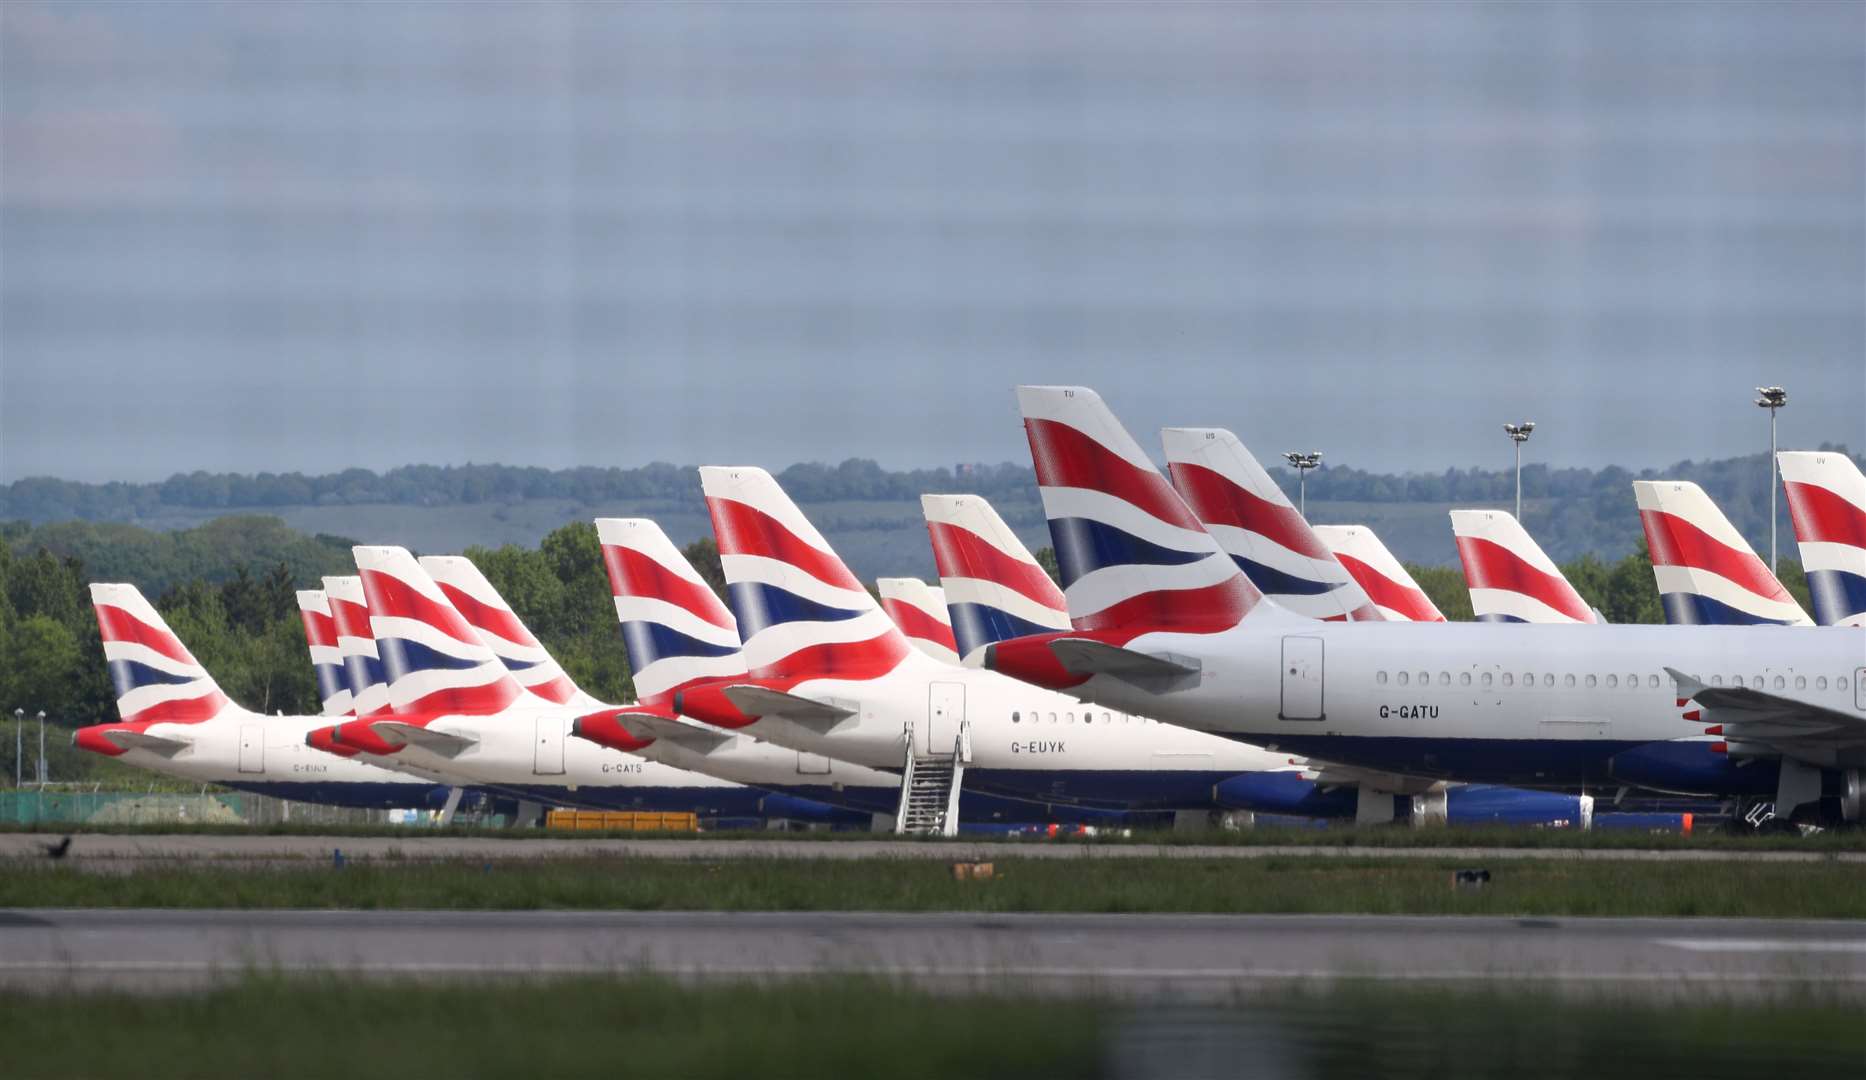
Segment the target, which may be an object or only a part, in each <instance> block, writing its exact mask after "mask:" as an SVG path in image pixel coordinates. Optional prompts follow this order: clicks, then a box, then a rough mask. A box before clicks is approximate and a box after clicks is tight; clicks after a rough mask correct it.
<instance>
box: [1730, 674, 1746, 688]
mask: <svg viewBox="0 0 1866 1080" xmlns="http://www.w3.org/2000/svg"><path fill="white" fill-rule="evenodd" d="M1730 685H1731V686H1742V685H1743V676H1741V675H1732V676H1730Z"/></svg>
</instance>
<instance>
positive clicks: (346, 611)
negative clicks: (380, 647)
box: [330, 596, 376, 640]
mask: <svg viewBox="0 0 1866 1080" xmlns="http://www.w3.org/2000/svg"><path fill="white" fill-rule="evenodd" d="M330 619H331V622H332V623H334V624H335V625H336V627H337V633H338V634H339V635H341V636H343V637H353V638H368V639H370V640H374V639H375V636H376V632H375V631H374V630H371V629H370V628H369V608H368V607H366V606H364V605H362V604H358V603H354V602H352V601H349V600H339V599H337V598H336V597H334V596H333V597H331V598H330Z"/></svg>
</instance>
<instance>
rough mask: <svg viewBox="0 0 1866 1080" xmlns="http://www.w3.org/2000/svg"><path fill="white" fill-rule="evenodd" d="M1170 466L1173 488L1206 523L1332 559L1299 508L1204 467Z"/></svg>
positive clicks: (1184, 464) (1179, 464)
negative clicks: (1248, 488) (1234, 529)
mask: <svg viewBox="0 0 1866 1080" xmlns="http://www.w3.org/2000/svg"><path fill="white" fill-rule="evenodd" d="M1166 467H1167V469H1168V471H1170V472H1171V473H1172V474H1173V486H1174V487H1176V488H1178V489H1179V494H1180V495H1181V496H1182V497H1184V499H1185V500H1186V503H1187V505H1189V506H1191V507H1192V512H1193V513H1194V514H1196V515H1197V516H1198V519H1199V520H1200V521H1203V522H1204V523H1205V524H1207V525H1230V526H1232V527H1234V528H1238V529H1248V530H1250V531H1251V532H1254V533H1257V534H1259V535H1261V536H1265V537H1268V538H1269V539H1270V540H1271V541H1272V542H1274V543H1277V544H1281V545H1282V546H1284V547H1286V548H1288V549H1290V550H1291V551H1294V552H1298V553H1300V554H1302V555H1306V556H1308V557H1309V558H1311V559H1329V558H1330V557H1331V556H1330V555H1329V553H1328V548H1327V547H1325V546H1324V545H1323V544H1322V542H1321V541H1320V540H1318V539H1316V536H1315V534H1314V533H1313V532H1311V531H1309V523H1308V522H1306V521H1304V520H1303V519H1302V515H1301V514H1299V513H1297V512H1296V508H1295V507H1293V506H1280V505H1278V504H1276V503H1273V502H1271V501H1270V500H1268V499H1264V498H1260V497H1258V496H1257V495H1254V494H1252V493H1251V492H1249V491H1247V490H1245V489H1244V488H1243V487H1241V486H1239V485H1238V484H1236V483H1233V482H1232V480H1231V479H1230V478H1229V477H1227V476H1225V475H1224V474H1223V473H1219V472H1216V471H1214V470H1212V469H1208V468H1206V467H1205V466H1203V465H1195V464H1193V463H1191V462H1188V461H1173V462H1169V463H1167V466H1166Z"/></svg>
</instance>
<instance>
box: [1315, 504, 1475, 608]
mask: <svg viewBox="0 0 1866 1080" xmlns="http://www.w3.org/2000/svg"><path fill="white" fill-rule="evenodd" d="M1315 535H1316V536H1317V537H1320V538H1321V541H1322V543H1324V544H1327V545H1328V550H1330V551H1332V552H1334V553H1335V561H1337V562H1339V563H1340V564H1341V566H1342V568H1343V569H1345V570H1346V571H1347V572H1348V573H1349V574H1350V575H1352V576H1353V578H1354V580H1355V582H1356V583H1357V584H1358V585H1360V587H1361V590H1362V591H1363V592H1365V593H1366V594H1367V595H1368V597H1369V598H1370V599H1372V600H1373V602H1374V606H1375V607H1377V608H1379V609H1380V617H1381V618H1383V619H1386V620H1388V621H1389V622H1444V621H1445V613H1444V612H1442V611H1440V610H1438V605H1437V604H1434V603H1433V602H1432V598H1431V597H1429V596H1427V595H1426V594H1425V590H1424V589H1421V588H1420V587H1419V583H1418V582H1417V581H1414V580H1413V578H1412V575H1411V574H1409V573H1407V572H1406V568H1405V567H1404V566H1402V565H1400V561H1399V560H1398V559H1396V558H1394V557H1393V553H1392V552H1391V551H1388V550H1387V546H1386V545H1385V544H1383V543H1381V542H1380V538H1379V537H1378V536H1375V535H1374V531H1373V530H1372V529H1370V528H1368V527H1367V526H1365V525H1317V526H1316V527H1315Z"/></svg>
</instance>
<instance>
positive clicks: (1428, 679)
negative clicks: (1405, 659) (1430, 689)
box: [1419, 671, 1432, 686]
mask: <svg viewBox="0 0 1866 1080" xmlns="http://www.w3.org/2000/svg"><path fill="white" fill-rule="evenodd" d="M1419 685H1420V686H1431V685H1432V673H1431V672H1429V671H1421V672H1420V673H1419Z"/></svg>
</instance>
